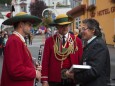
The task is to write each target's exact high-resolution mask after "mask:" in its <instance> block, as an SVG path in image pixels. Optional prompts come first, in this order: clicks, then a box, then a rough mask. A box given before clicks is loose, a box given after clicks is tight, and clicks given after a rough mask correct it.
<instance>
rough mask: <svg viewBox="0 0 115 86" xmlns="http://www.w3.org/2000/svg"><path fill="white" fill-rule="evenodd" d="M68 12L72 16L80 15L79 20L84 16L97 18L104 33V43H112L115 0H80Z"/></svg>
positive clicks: (114, 23) (114, 22) (114, 27)
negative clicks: (80, 2)
mask: <svg viewBox="0 0 115 86" xmlns="http://www.w3.org/2000/svg"><path fill="white" fill-rule="evenodd" d="M68 14H70V15H71V16H74V18H76V17H79V16H80V19H81V21H82V20H84V19H86V18H94V19H96V20H98V21H99V23H100V27H101V28H102V30H103V32H104V34H105V39H106V43H107V44H110V45H114V43H115V42H113V36H114V35H115V0H82V4H81V5H79V6H77V7H76V8H75V9H74V8H73V9H72V10H71V11H69V12H68ZM78 27H79V26H78Z"/></svg>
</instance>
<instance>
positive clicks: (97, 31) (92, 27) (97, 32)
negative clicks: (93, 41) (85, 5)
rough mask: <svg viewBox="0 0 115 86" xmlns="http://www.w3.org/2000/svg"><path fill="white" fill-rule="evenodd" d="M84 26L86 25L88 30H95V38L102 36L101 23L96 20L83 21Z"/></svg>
mask: <svg viewBox="0 0 115 86" xmlns="http://www.w3.org/2000/svg"><path fill="white" fill-rule="evenodd" d="M82 23H83V24H86V25H87V27H88V29H90V30H95V32H94V35H95V36H102V33H101V29H100V27H99V26H100V25H99V22H98V21H97V20H95V19H85V20H83V21H82Z"/></svg>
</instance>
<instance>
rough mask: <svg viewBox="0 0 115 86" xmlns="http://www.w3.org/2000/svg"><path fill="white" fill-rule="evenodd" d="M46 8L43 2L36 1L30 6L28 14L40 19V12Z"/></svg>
mask: <svg viewBox="0 0 115 86" xmlns="http://www.w3.org/2000/svg"><path fill="white" fill-rule="evenodd" d="M46 8H47V6H46V4H45V3H44V1H41V0H36V2H35V3H31V4H30V12H31V14H32V15H34V16H37V17H39V18H42V12H43V10H44V9H46Z"/></svg>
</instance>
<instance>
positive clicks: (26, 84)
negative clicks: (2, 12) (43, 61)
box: [1, 12, 41, 86]
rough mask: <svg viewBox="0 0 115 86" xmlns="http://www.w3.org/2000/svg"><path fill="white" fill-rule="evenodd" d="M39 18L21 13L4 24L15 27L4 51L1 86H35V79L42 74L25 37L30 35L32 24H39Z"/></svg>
mask: <svg viewBox="0 0 115 86" xmlns="http://www.w3.org/2000/svg"><path fill="white" fill-rule="evenodd" d="M39 21H41V20H39V19H38V18H37V17H35V16H31V15H28V14H27V13H25V12H20V13H18V14H16V16H14V17H12V18H9V19H7V20H6V21H4V22H3V24H4V25H13V26H14V33H13V34H12V35H11V36H10V37H9V39H8V41H7V43H6V46H5V51H4V60H3V68H2V77H1V86H33V84H34V79H35V78H37V79H39V78H40V76H41V73H40V71H39V69H40V68H39V66H37V68H36V67H35V66H34V64H33V63H32V56H31V53H30V51H29V50H28V48H27V46H26V43H25V40H24V36H25V35H27V34H29V33H30V28H31V23H35V22H39Z"/></svg>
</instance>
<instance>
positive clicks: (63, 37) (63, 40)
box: [62, 35, 65, 46]
mask: <svg viewBox="0 0 115 86" xmlns="http://www.w3.org/2000/svg"><path fill="white" fill-rule="evenodd" d="M62 44H63V46H64V44H65V36H64V35H63V36H62Z"/></svg>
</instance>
